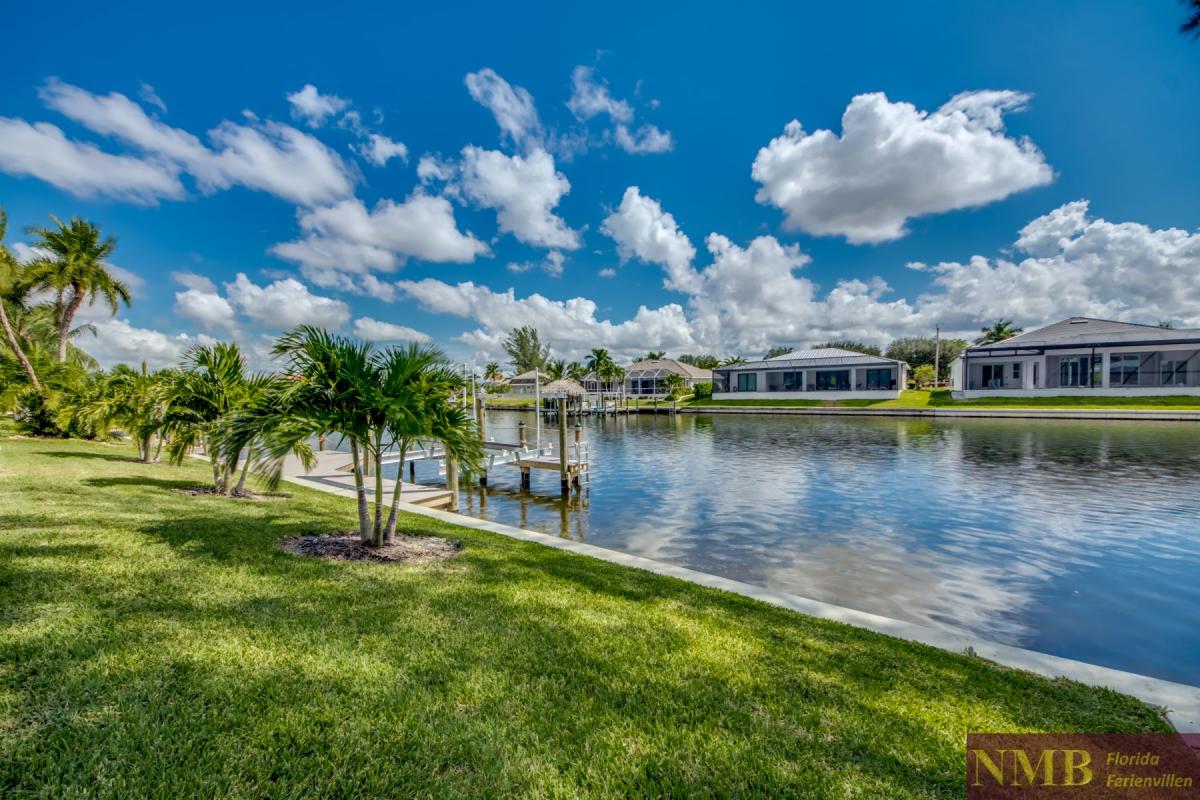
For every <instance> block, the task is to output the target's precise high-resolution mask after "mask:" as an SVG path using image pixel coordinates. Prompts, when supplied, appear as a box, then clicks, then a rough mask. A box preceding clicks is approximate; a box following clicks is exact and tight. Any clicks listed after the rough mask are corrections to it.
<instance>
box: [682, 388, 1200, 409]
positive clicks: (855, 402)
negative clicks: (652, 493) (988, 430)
mask: <svg viewBox="0 0 1200 800" xmlns="http://www.w3.org/2000/svg"><path fill="white" fill-rule="evenodd" d="M690 405H691V406H692V407H693V408H699V407H704V406H718V407H720V406H733V407H737V406H746V407H759V408H766V407H778V408H791V407H797V408H804V407H827V408H1014V409H1021V408H1024V409H1029V408H1035V409H1036V408H1056V409H1074V408H1098V409H1104V408H1114V409H1136V410H1143V411H1148V410H1155V409H1177V410H1200V397H1195V396H1193V397H1188V396H1183V395H1162V396H1156V397H1076V396H1063V397H980V398H972V399H970V400H956V399H954V397H952V396H951V393H950V391H949V390H948V389H939V390H937V391H932V392H930V391H925V390H920V389H905V390H904V391H902V392H900V397H899V398H896V399H892V400H865V399H851V400H783V399H781V400H773V399H769V398H768V399H760V398H755V399H751V400H738V399H733V400H713V399H711V398H707V399H704V400H697V401H694V402H692V403H691V404H690Z"/></svg>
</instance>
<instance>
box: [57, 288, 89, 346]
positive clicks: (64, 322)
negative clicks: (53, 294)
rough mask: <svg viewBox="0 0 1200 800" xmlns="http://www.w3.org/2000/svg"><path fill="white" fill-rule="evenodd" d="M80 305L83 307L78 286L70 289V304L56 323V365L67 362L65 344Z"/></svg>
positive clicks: (81, 291) (80, 290)
mask: <svg viewBox="0 0 1200 800" xmlns="http://www.w3.org/2000/svg"><path fill="white" fill-rule="evenodd" d="M81 305H83V290H82V289H80V287H78V286H75V287H72V289H71V302H69V303H67V307H66V308H64V309H63V315H62V319H60V320H59V321H58V363H60V364H61V363H63V362H65V361H66V360H67V342H68V341H69V340H70V338H71V323H72V322H74V321H75V314H76V312H77V311H79V307H80V306H81Z"/></svg>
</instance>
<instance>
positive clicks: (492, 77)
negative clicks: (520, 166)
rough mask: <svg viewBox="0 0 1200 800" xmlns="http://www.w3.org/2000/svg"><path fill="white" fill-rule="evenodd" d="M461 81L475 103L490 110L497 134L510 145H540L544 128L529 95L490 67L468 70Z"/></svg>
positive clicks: (527, 146) (524, 147)
mask: <svg viewBox="0 0 1200 800" xmlns="http://www.w3.org/2000/svg"><path fill="white" fill-rule="evenodd" d="M464 82H465V83H466V85H467V91H468V92H470V94H471V97H472V98H473V99H474V100H475V102H477V103H479V104H480V105H482V106H483V107H484V108H486V109H488V110H489V111H491V112H492V116H493V117H495V119H496V124H497V125H499V126H500V133H501V136H502V137H503V138H505V139H507V140H508V141H510V142H512V144H513V146H514V147H517V148H521V149H528V148H532V147H536V146H539V145H540V144H541V142H542V138H543V136H544V131H543V129H542V122H541V119H539V117H538V112H537V105H536V104H535V103H534V102H533V95H531V94H530V93H529V92H528V91H526V90H525V89H524V88H522V87H520V86H513V85H512V84H510V83H509V82H508V81H506V80H504V78H501V77H500V76H499V75H498V74H496V71H495V70H493V69H490V68H484V69H481V70H479V71H478V72H468V73H467V76H466V78H464Z"/></svg>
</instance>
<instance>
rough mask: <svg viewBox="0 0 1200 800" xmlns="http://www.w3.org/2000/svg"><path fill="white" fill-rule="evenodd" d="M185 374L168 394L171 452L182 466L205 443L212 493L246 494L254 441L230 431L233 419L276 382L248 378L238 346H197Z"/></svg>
mask: <svg viewBox="0 0 1200 800" xmlns="http://www.w3.org/2000/svg"><path fill="white" fill-rule="evenodd" d="M183 365H184V366H183V371H182V372H181V373H179V374H178V376H177V377H176V379H175V381H174V382H173V384H172V386H171V387H170V388H169V390H168V395H169V396H168V403H169V410H168V414H167V422H166V425H165V429H164V430H165V432H166V433H167V434H168V435H169V436H170V438H171V443H170V446H169V447H168V448H167V453H168V454H169V455H170V457H171V461H172V462H174V463H176V464H180V463H183V460H184V459H185V458H186V457H187V454H188V453H189V452H190V451H191V450H192V448H194V447H195V446H196V445H198V444H203V445H204V446H205V450H206V451H207V453H208V457H209V460H210V461H211V462H212V472H213V489H214V491H216V492H217V493H218V494H223V495H230V494H233V495H238V496H241V495H243V494H244V493H245V488H246V477H247V474H248V473H249V471H250V469H251V464H252V462H253V461H254V458H253V455H254V453H253V450H252V449H251V448H252V447H253V438H252V437H251V438H250V439H249V440H248V441H247V438H246V437H244V436H240V435H237V433H235V432H243V431H245V430H246V427H245V426H244V425H243V426H240V427H231V422H232V421H233V419H234V415H235V414H237V413H238V412H241V411H243V410H245V409H247V408H248V407H250V406H251V405H252V404H253V403H254V402H256V401H259V400H261V399H262V397H263V396H264V395H265V394H267V393H269V392H270V391H271V390H272V389H273V388H274V386H275V382H276V381H277V380H278V379H276V378H272V377H268V376H249V375H247V374H246V359H245V357H244V356H243V355H242V351H241V349H240V348H239V347H238V346H237V345H236V344H233V343H225V342H219V343H217V344H215V345H212V346H209V345H197V346H196V347H193V348H192V349H191V350H189V351H188V352H187V353H186V354H185V355H184V357H183ZM243 449H246V450H247V453H246V460H245V464H244V465H243V467H242V473H241V478H240V479H239V480H238V482H237V486H236V487H235V486H234V485H233V479H234V476H236V475H237V471H238V463H239V460H240V458H241V454H242V451H243Z"/></svg>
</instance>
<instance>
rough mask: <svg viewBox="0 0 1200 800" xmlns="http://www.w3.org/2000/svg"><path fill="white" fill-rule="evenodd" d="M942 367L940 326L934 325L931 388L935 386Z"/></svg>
mask: <svg viewBox="0 0 1200 800" xmlns="http://www.w3.org/2000/svg"><path fill="white" fill-rule="evenodd" d="M941 367H942V326H940V325H935V326H934V328H933V388H935V389H936V388H937V385H938V377H939V376H940V375H941V372H942V370H941Z"/></svg>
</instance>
